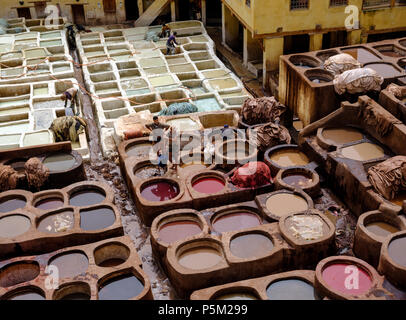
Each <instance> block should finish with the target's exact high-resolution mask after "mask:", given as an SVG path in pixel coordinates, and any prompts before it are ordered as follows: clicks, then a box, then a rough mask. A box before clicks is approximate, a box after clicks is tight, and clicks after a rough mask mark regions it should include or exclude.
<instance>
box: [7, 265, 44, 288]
mask: <svg viewBox="0 0 406 320" xmlns="http://www.w3.org/2000/svg"><path fill="white" fill-rule="evenodd" d="M39 272H40V268H39V264H38V262H36V261H21V262H15V263H11V264H8V265H6V266H5V267H3V268H2V269H0V287H4V288H5V287H11V286H15V285H17V284H19V283H23V282H27V281H31V280H34V279H35V278H36V277H37V276H38V275H39Z"/></svg>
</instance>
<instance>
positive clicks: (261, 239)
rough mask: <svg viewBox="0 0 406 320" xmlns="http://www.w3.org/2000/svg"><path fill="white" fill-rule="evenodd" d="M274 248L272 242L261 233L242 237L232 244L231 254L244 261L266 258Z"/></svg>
mask: <svg viewBox="0 0 406 320" xmlns="http://www.w3.org/2000/svg"><path fill="white" fill-rule="evenodd" d="M273 247H274V245H273V243H272V240H271V239H269V237H267V236H265V235H263V234H260V233H249V234H244V235H240V236H237V237H235V238H233V239H232V240H231V242H230V251H231V253H232V254H233V255H234V256H236V257H238V258H243V259H253V258H255V257H263V256H266V255H268V254H269V253H270V252H271V251H272V249H273Z"/></svg>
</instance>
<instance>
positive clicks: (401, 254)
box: [388, 237, 406, 267]
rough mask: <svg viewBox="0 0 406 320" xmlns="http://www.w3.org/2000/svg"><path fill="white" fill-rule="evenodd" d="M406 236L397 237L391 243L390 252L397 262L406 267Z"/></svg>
mask: <svg viewBox="0 0 406 320" xmlns="http://www.w3.org/2000/svg"><path fill="white" fill-rule="evenodd" d="M405 248H406V237H403V238H397V239H395V240H393V241H391V242H390V243H389V247H388V253H389V256H390V257H391V258H392V260H393V261H395V263H397V264H399V265H401V266H402V267H406V253H405Z"/></svg>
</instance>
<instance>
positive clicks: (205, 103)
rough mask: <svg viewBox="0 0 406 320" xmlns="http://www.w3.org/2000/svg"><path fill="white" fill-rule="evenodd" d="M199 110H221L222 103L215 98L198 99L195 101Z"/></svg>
mask: <svg viewBox="0 0 406 320" xmlns="http://www.w3.org/2000/svg"><path fill="white" fill-rule="evenodd" d="M194 103H195V105H196V106H197V109H198V112H206V111H218V110H221V107H220V104H219V103H218V101H217V99H215V98H206V99H198V100H196V101H194Z"/></svg>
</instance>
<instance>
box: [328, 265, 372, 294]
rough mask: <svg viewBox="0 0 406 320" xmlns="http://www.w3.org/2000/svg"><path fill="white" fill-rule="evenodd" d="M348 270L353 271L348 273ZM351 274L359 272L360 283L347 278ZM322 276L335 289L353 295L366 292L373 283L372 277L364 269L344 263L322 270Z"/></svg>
mask: <svg viewBox="0 0 406 320" xmlns="http://www.w3.org/2000/svg"><path fill="white" fill-rule="evenodd" d="M346 270H347V272H348V270H350V271H351V272H350V273H346V272H345V271H346ZM350 274H358V277H357V279H358V284H357V283H354V281H349V280H347V279H348V276H349V275H350ZM322 277H323V280H324V281H325V282H326V283H327V285H328V286H330V287H331V288H332V289H333V290H335V291H338V292H340V293H343V294H346V295H352V296H353V295H360V294H363V293H366V292H367V291H368V290H369V289H370V288H371V285H372V279H371V277H370V276H369V275H368V273H366V272H365V271H364V270H363V269H361V268H359V267H358V266H355V265H350V264H344V263H337V264H332V265H329V266H327V267H326V268H325V269H324V270H323V272H322Z"/></svg>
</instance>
